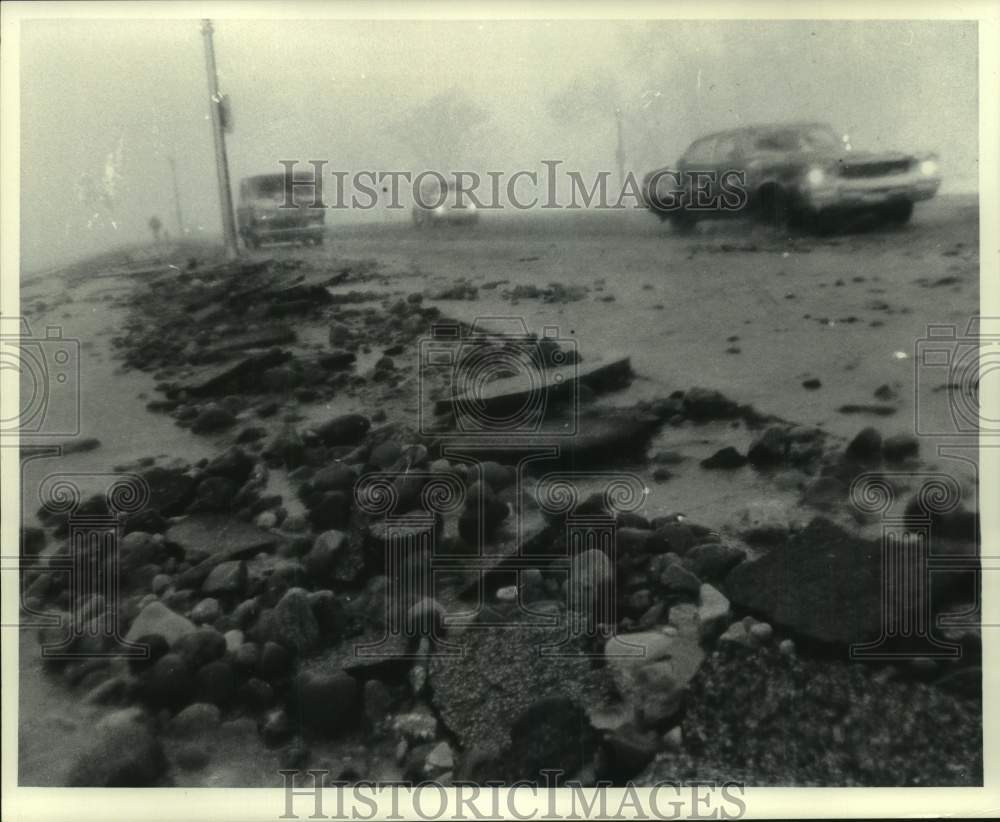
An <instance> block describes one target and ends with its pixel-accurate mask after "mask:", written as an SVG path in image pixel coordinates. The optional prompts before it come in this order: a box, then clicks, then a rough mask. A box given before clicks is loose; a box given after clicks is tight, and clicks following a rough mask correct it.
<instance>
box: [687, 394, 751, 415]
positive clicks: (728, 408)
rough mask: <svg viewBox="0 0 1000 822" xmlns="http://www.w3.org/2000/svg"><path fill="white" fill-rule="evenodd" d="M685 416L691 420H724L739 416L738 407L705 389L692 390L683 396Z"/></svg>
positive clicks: (729, 400)
mask: <svg viewBox="0 0 1000 822" xmlns="http://www.w3.org/2000/svg"><path fill="white" fill-rule="evenodd" d="M684 411H685V414H686V415H687V416H688V417H690V418H691V419H693V420H724V419H732V418H734V417H736V416H738V415H739V405H737V404H736V403H735V402H733V401H732V400H731V399H729V398H728V397H726V396H724V395H723V394H721V393H719V392H718V391H712V390H709V389H706V388H692V389H691V390H690V391H688V392H687V393H686V394H685V395H684Z"/></svg>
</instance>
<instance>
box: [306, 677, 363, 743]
mask: <svg viewBox="0 0 1000 822" xmlns="http://www.w3.org/2000/svg"><path fill="white" fill-rule="evenodd" d="M359 709H360V704H359V694H358V683H357V681H356V680H355V679H354V678H353V677H351V676H348V675H347V674H344V673H336V674H317V673H302V674H300V675H298V676H297V677H296V678H295V681H294V683H293V686H292V693H291V699H290V707H289V711H290V715H291V716H292V717H294V719H295V721H296V723H297V724H298V725H300V726H301V727H302V731H303V733H304V734H305V735H307V736H311V737H327V738H328V737H334V736H338V735H339V734H341V733H343V732H344V731H346V730H348V729H349V728H351V727H353V726H354V725H355V724H356V723H357V721H358V719H359V713H360V710H359Z"/></svg>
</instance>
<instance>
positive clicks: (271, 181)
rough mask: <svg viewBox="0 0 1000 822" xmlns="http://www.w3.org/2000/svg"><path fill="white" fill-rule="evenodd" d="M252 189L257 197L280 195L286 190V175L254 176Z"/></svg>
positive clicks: (251, 182)
mask: <svg viewBox="0 0 1000 822" xmlns="http://www.w3.org/2000/svg"><path fill="white" fill-rule="evenodd" d="M250 191H251V192H253V194H254V196H256V197H280V196H281V195H282V194H283V193H284V191H285V175H284V174H274V175H272V176H270V177H254V178H253V179H252V180H251V181H250Z"/></svg>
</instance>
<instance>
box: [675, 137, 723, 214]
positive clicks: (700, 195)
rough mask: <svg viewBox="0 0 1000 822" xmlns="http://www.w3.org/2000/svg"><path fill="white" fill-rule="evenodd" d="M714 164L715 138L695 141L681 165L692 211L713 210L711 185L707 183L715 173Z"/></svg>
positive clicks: (683, 182) (687, 205)
mask: <svg viewBox="0 0 1000 822" xmlns="http://www.w3.org/2000/svg"><path fill="white" fill-rule="evenodd" d="M714 162H715V137H703V138H702V139H700V140H695V141H694V142H693V143H692V144H691V145H690V147H689V148H688V150H687V151H686V152H684V156H683V157H682V158H681V162H680V164H679V165H680V171H681V175H682V184H683V188H684V192H685V197H684V203H685V207H686V208H688V209H690V210H692V211H706V210H711V205H710V203H711V197H712V192H711V184H710V183H707V182H706V181H707V180H708V179H709V177H708V175H710V174H711V173H712V171H713V166H714ZM706 186H707V188H706Z"/></svg>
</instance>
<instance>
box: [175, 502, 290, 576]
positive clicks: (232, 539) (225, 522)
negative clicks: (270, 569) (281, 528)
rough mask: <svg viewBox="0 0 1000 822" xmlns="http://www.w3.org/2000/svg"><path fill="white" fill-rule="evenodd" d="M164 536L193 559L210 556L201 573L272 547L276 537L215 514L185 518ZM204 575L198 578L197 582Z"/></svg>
mask: <svg viewBox="0 0 1000 822" xmlns="http://www.w3.org/2000/svg"><path fill="white" fill-rule="evenodd" d="M164 538H165V539H166V541H167V542H169V543H172V544H174V545H178V546H180V547H181V548H183V549H184V551H185V552H186V553H187V554H188V555H189V556H193V557H195V558H196V559H199V560H200V559H201V558H203V557H211V558H212V559H213V560H214V562H213V563H212V564H211V565H207V566H206V567H205V568H204V569H203V570H204V576H208V574H209V573H210V572H211V570H212V568H213V567H215V565H217V564H218V563H220V562H225V561H227V560H232V559H248V558H250V557H253V556H255V555H256V554H258V553H260V552H261V551H267V550H269V549H270V548H273V547H274V545H275V543H276V542H277V541H278V538H277V537H276V536H275V535H274V534H272V533H271V532H269V531H265V530H263V529H261V528H257V527H256V526H255V525H251V524H250V523H249V522H243V521H241V520H238V519H234V518H232V517H226V516H218V515H215V514H196V515H191V516H188V517H185V518H184V519H183V520H181V521H180V522H177V523H174V524H173V525H171V526H170V528H168V529H167V532H166V534H164ZM202 582H204V577H202V578H201V579H200V580H198V584H199V585H200V584H201V583H202Z"/></svg>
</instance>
